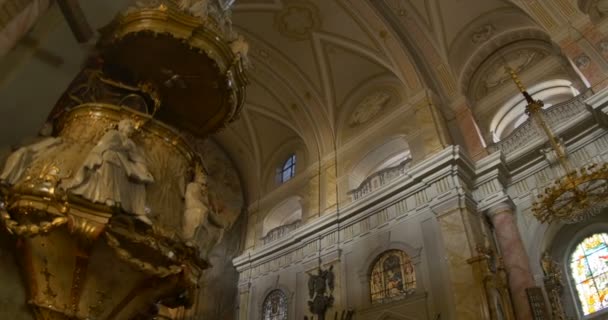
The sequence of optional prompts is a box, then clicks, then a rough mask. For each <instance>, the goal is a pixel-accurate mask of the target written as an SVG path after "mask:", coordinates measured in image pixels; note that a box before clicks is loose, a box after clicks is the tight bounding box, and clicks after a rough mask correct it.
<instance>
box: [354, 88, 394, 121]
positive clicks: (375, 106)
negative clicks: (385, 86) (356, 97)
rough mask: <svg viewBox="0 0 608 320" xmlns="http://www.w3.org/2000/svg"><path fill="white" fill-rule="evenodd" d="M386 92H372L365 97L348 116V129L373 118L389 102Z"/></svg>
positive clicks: (389, 97) (389, 95)
mask: <svg viewBox="0 0 608 320" xmlns="http://www.w3.org/2000/svg"><path fill="white" fill-rule="evenodd" d="M391 98H392V97H391V94H390V93H388V92H383V91H379V92H374V93H372V94H370V95H369V96H367V97H365V98H364V99H363V100H362V101H361V102H360V103H359V104H358V105H357V107H356V108H355V110H354V111H353V113H352V114H351V116H350V119H349V121H348V124H349V126H350V127H357V126H359V125H361V124H364V123H367V122H369V121H370V120H372V119H373V118H375V117H376V116H377V115H378V114H380V112H381V111H382V109H384V107H386V105H387V104H388V103H389V101H390V100H391Z"/></svg>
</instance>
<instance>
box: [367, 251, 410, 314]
mask: <svg viewBox="0 0 608 320" xmlns="http://www.w3.org/2000/svg"><path fill="white" fill-rule="evenodd" d="M369 284H370V285H369V288H370V299H371V301H372V304H377V303H385V302H390V301H394V300H399V299H403V298H404V297H406V296H407V295H410V294H412V293H414V292H415V290H416V275H415V271H414V265H413V264H412V261H411V259H410V257H409V256H408V255H407V254H406V253H405V252H403V251H401V250H388V251H385V252H384V253H382V254H380V256H378V258H377V259H376V260H375V262H374V264H373V266H372V269H371V273H370V276H369Z"/></svg>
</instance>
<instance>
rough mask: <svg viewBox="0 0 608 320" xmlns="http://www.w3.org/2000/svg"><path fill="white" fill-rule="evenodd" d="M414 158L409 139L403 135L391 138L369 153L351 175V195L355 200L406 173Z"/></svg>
mask: <svg viewBox="0 0 608 320" xmlns="http://www.w3.org/2000/svg"><path fill="white" fill-rule="evenodd" d="M411 160H412V155H411V152H410V149H409V145H408V144H407V141H405V139H404V138H403V137H398V138H394V139H391V140H390V141H388V142H386V143H385V144H383V145H381V146H380V147H378V148H376V149H374V150H373V151H372V152H370V153H368V154H367V155H366V156H365V157H364V158H363V159H361V160H360V161H359V163H358V164H357V165H356V166H355V167H354V168H353V170H352V171H351V173H350V175H349V187H350V189H351V190H350V191H349V192H348V194H349V195H351V197H352V198H353V200H358V199H360V198H361V197H363V196H365V195H367V194H369V193H371V192H373V191H375V190H377V189H379V188H381V187H382V186H384V185H386V184H388V183H389V182H390V181H392V180H394V179H395V178H398V177H399V176H402V175H403V174H405V170H406V168H407V167H408V166H409V164H410V162H411Z"/></svg>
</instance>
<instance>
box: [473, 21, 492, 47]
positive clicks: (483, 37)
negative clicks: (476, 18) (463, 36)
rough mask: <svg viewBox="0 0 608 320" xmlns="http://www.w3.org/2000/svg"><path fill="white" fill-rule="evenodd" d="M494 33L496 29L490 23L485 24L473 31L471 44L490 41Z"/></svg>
mask: <svg viewBox="0 0 608 320" xmlns="http://www.w3.org/2000/svg"><path fill="white" fill-rule="evenodd" d="M495 32H496V27H494V25H492V24H490V23H488V24H485V25H483V26H481V27H480V28H478V29H476V30H474V31H473V34H472V35H471V42H473V43H474V44H479V43H484V42H486V41H488V40H490V38H492V36H493V35H494V33H495Z"/></svg>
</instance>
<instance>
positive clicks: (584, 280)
mask: <svg viewBox="0 0 608 320" xmlns="http://www.w3.org/2000/svg"><path fill="white" fill-rule="evenodd" d="M607 241H608V234H606V233H597V234H594V235H592V236H590V237H588V238H586V239H585V240H583V241H582V242H581V243H580V244H579V245H578V246H577V247H576V249H575V250H574V252H573V253H572V256H571V258H570V272H571V275H572V279H573V280H574V282H575V285H576V291H577V294H578V297H579V301H580V303H581V308H582V311H583V314H584V315H589V314H592V313H594V312H597V311H600V310H603V309H605V308H608V246H607V245H606V243H607Z"/></svg>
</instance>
